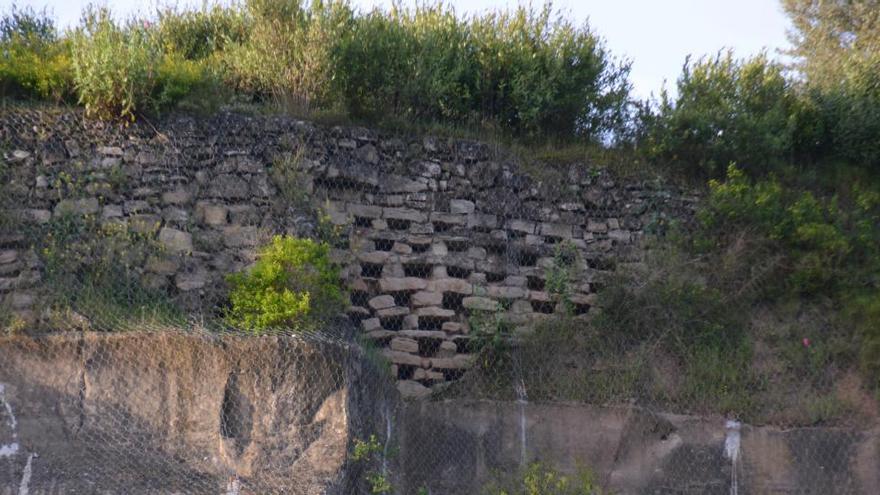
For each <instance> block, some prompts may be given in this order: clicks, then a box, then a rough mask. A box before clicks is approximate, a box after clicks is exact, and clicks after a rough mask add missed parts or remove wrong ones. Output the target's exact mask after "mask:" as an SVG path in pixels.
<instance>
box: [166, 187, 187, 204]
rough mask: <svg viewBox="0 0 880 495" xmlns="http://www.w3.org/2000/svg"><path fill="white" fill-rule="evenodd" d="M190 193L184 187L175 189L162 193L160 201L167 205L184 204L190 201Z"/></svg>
mask: <svg viewBox="0 0 880 495" xmlns="http://www.w3.org/2000/svg"><path fill="white" fill-rule="evenodd" d="M191 199H192V194H190V193H189V191H187V190H186V189H182V188H181V189H175V190H173V191H168V192H166V193H163V194H162V202H163V203H165V204H167V205H184V204H187V203H189V202H190V200H191Z"/></svg>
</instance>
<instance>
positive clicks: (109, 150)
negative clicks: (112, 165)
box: [98, 146, 123, 156]
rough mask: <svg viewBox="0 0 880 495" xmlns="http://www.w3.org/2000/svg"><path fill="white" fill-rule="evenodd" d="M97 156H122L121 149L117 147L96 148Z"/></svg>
mask: <svg viewBox="0 0 880 495" xmlns="http://www.w3.org/2000/svg"><path fill="white" fill-rule="evenodd" d="M98 154H101V155H104V156H122V155H123V152H122V148H120V147H119V146H101V147H99V148H98Z"/></svg>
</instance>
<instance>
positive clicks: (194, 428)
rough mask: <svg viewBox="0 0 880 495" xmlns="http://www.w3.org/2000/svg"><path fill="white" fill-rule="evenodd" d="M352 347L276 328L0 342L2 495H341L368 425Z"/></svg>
mask: <svg viewBox="0 0 880 495" xmlns="http://www.w3.org/2000/svg"><path fill="white" fill-rule="evenodd" d="M343 352H344V351H343V350H342V348H341V347H339V346H338V345H331V344H327V345H324V344H320V343H314V342H306V341H301V340H298V339H295V338H280V337H263V338H234V337H223V338H219V337H207V336H186V335H180V334H160V335H146V334H117V335H106V334H105V335H97V334H85V335H84V336H79V337H73V336H55V337H45V338H39V339H31V338H6V339H0V383H2V384H3V385H2V395H0V449H2V450H0V494H2V495H13V494H15V495H22V494H43V493H47V494H48V493H52V494H54V493H228V494H236V495H239V494H246V493H275V492H283V493H297V494H300V493H301V494H309V495H311V494H318V493H326V492H331V493H345V492H346V488H345V487H346V483H347V480H346V469H345V458H346V452H348V449H349V447H350V445H349V443H350V441H351V438H352V435H353V430H354V429H356V428H359V427H360V426H359V425H362V424H363V421H362V420H359V421H354V420H353V418H352V417H351V414H350V413H349V412H350V411H351V410H353V409H355V408H357V406H356V405H355V404H354V402H353V400H352V397H351V396H350V395H351V394H350V393H349V387H348V383H350V382H351V379H352V376H353V375H352V374H351V373H352V371H351V370H350V369H346V368H345V363H347V362H351V361H352V360H351V359H350V358H346V357H345V356H343V355H342V354H343ZM361 414H362V415H369V413H368V412H366V410H365V411H362V412H361Z"/></svg>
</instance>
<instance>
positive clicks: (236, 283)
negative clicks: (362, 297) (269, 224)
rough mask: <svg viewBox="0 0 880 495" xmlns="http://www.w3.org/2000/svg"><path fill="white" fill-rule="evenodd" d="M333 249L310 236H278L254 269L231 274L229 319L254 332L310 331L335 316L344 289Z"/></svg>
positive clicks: (260, 257) (265, 249) (264, 249)
mask: <svg viewBox="0 0 880 495" xmlns="http://www.w3.org/2000/svg"><path fill="white" fill-rule="evenodd" d="M329 251H330V249H329V247H328V246H327V245H326V244H321V243H317V242H315V241H312V240H311V239H298V238H295V237H284V236H275V237H274V238H273V239H272V242H271V243H270V244H269V245H267V246H266V247H264V248H263V249H262V250H261V251H260V254H259V258H258V259H257V262H256V264H255V265H254V266H253V267H252V268H251V269H250V270H249V271H247V272H244V273H235V274H231V275H229V277H228V281H229V283H230V285H231V286H232V290H231V292H230V295H229V299H230V302H231V305H232V306H231V308H230V310H229V312H228V314H227V316H226V318H227V320H228V321H229V322H230V323H231V324H233V325H236V326H240V327H242V328H244V329H246V330H249V331H252V332H263V331H266V330H268V329H271V328H281V327H289V328H292V329H294V330H298V331H305V330H312V329H315V328H316V327H317V326H318V325H319V324H321V323H322V322H327V321H329V320H330V319H331V318H333V317H335V316H336V313H337V312H338V311H339V310H340V308H341V305H342V293H341V291H340V288H339V273H338V269H337V268H336V267H335V266H334V265H333V264H332V263H331V262H330V259H329Z"/></svg>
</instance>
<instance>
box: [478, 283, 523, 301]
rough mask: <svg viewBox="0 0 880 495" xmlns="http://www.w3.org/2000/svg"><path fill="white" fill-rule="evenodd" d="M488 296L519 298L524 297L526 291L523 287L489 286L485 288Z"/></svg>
mask: <svg viewBox="0 0 880 495" xmlns="http://www.w3.org/2000/svg"><path fill="white" fill-rule="evenodd" d="M486 293H487V294H488V295H489V297H495V298H498V299H521V298H523V297H526V295H527V294H528V291H527V290H526V289H525V288H523V287H504V286H501V287H499V286H490V287H488V288H487V289H486Z"/></svg>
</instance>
